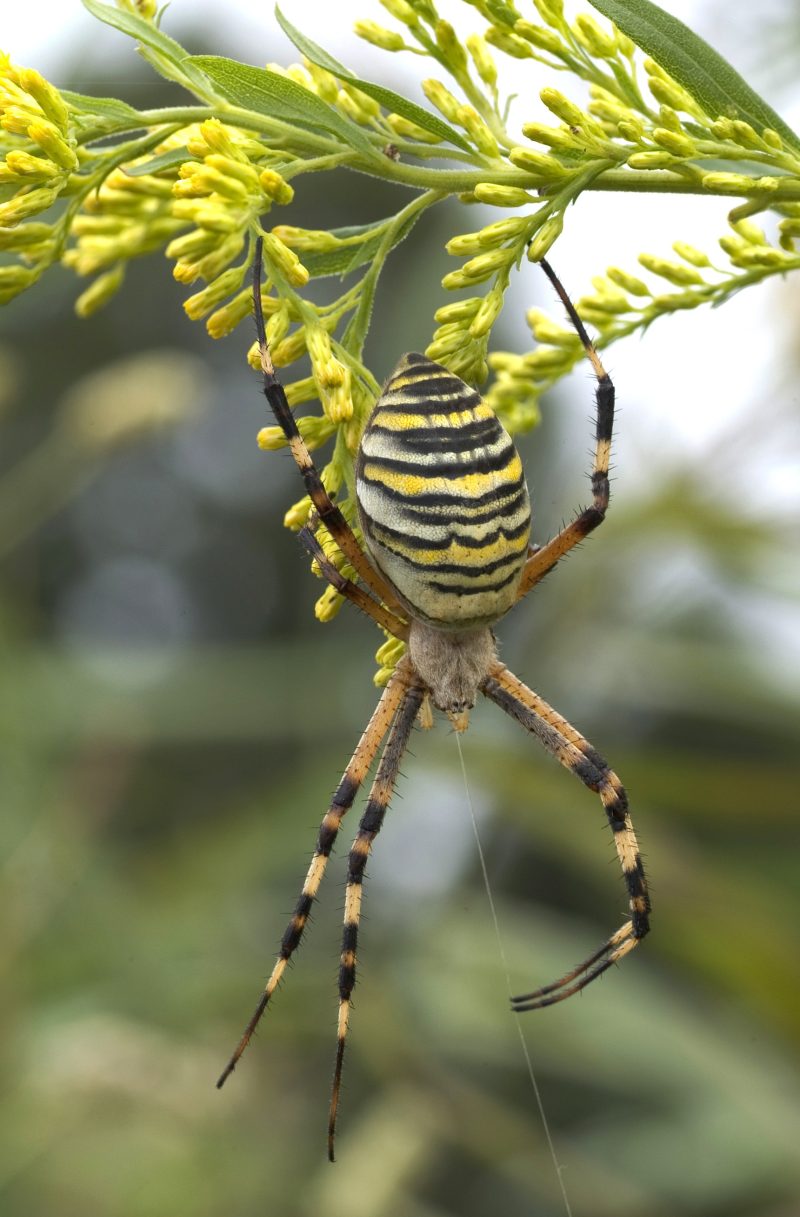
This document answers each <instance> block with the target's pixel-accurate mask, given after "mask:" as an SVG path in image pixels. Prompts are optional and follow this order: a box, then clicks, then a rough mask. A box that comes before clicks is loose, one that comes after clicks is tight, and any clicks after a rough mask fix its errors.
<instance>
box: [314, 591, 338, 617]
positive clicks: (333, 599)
mask: <svg viewBox="0 0 800 1217" xmlns="http://www.w3.org/2000/svg"><path fill="white" fill-rule="evenodd" d="M343 604H344V597H343V596H342V595H340V593H339V592H337V591H336V589H335V588H333V587H326V589H325V591H324V592H323V593H322V595H321V596H320V598H319V600H318V601H317V603H316V604H315V605H314V616H315V617H316V619H317V621H321V622H323V623H324V622H326V621H333V619H334V617H335V616H336V615H337V613H338V612H339V610H340V609H341V607H342V605H343Z"/></svg>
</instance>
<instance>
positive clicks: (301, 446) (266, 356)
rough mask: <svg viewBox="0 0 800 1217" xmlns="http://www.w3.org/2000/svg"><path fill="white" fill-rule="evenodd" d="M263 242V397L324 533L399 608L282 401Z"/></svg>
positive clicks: (257, 267)
mask: <svg viewBox="0 0 800 1217" xmlns="http://www.w3.org/2000/svg"><path fill="white" fill-rule="evenodd" d="M262 257H263V241H262V239H261V237H259V238H258V240H257V241H256V251H255V258H254V260H253V315H254V317H255V322H256V334H257V336H258V348H259V352H260V356H261V370H262V372H263V374H264V396H265V397H266V399H267V401H268V402H269V405H270V408H271V410H272V413H273V414H274V415H275V421H276V422H277V424H278V426H279V427H280V428H281V430H282V431H283V433H284V435H285V436H286V439H287V440H288V443H289V451H290V452H291V454H292V457H293V459H294V462H295V464H296V465H297V468H298V469H299V470H300V475H301V477H302V479H303V482H304V484H305V488H306V492H307V494H308V497H309V498H310V499H311V502H312V503H313V505H314V507H315V508H316V511H317V514H318V515H319V518H320V521H321V522H322V523H323V524H324V525H325V527H326V528H327V529H328V532H329V533H330V534H331V536H332V537H333V539H334V541H335V542H336V544H337V545H338V546H339V548H340V549H341V551H342V553H343V554H344V555H345V557H346V558H347V560H348V561H349V562H350V564H351V566H353V568H354V569H355V571H356V573H357V574H358V576H359V578H360V579H362V580H363V581H364V583H366V585H367V587H368V588H369V589H370V590H371V591H372V592H373V593H374V595H375V596H376V597H377V598H378V600H379V601H382V602H383V603H384V604H387V605H389V607H390V608H399V607H400V606H399V604H398V601H397V597H396V596H395V594H394V592H393V591H392V589H391V587H390V586H389V584H388V583H387V582H386V580H385V579H384V578H383V577H382V576H381V575H380V573H379V572H378V571H376V570H375V568H374V567H373V565H372V564H371V562H370V561H369V559H368V558H367V556H366V554H365V553H364V551H363V550H362V548H361V546H360V545H359V543H358V540H357V538H356V536H355V535H354V533H353V530H352V529H351V527H350V525H349V524H348V523H347V520H346V519H345V518H344V516H343V515H342V512H341V509H340V508H339V507H337V506H336V504H335V503H334V502H333V500H332V499H331V497H330V495H329V494H328V492H327V490H326V489H325V486H324V485H323V482H322V478H321V477H320V474H319V471H318V470H317V467H316V465H315V464H314V462H313V460H312V458H311V453H310V452H309V450H308V447H307V446H306V442H305V440H304V439H303V437H302V435H301V434H300V431H299V430H298V427H297V423H296V421H295V417H294V415H293V414H292V411H291V407H290V406H289V403H288V401H287V400H286V393H285V392H284V389H283V385H282V384H281V382H280V381H279V380H278V378H277V376H276V375H275V368H274V367H273V364H272V359H271V358H270V353H269V348H268V347H267V333H266V329H265V327H264V310H263V308H262V306H261V273H262Z"/></svg>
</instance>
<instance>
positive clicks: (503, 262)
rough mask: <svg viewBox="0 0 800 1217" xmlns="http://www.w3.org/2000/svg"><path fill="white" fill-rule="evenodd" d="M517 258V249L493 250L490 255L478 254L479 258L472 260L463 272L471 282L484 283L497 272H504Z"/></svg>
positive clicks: (466, 263) (463, 268) (465, 265)
mask: <svg viewBox="0 0 800 1217" xmlns="http://www.w3.org/2000/svg"><path fill="white" fill-rule="evenodd" d="M515 257H516V250H515V249H493V250H491V251H489V252H488V253H485V254H478V256H477V258H470V259H469V261H468V262H465V263H464V265H463V266H462V268H461V270H462V271H463V273H464V275H465V276H466V278H467V279H468V280H469V282H471V283H482V282H483V281H484V279H488V278H489V277H490V275H493V274H494V273H495V271H498V270H503V269H504V267H506V266H508V264H509V263H510V262H513V261H514V258H515Z"/></svg>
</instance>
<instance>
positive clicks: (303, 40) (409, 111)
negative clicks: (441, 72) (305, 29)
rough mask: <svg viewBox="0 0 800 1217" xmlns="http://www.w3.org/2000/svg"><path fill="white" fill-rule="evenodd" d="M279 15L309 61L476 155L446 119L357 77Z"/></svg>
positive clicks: (399, 95) (434, 133)
mask: <svg viewBox="0 0 800 1217" xmlns="http://www.w3.org/2000/svg"><path fill="white" fill-rule="evenodd" d="M275 16H276V17H277V19H278V24H279V25H280V27H281V29H282V30H283V32H284V33H285V34H286V36H287V37H288V38H290V39H291V40H292V42H293V43H294V45H295V46H296V47H297V49H298V51H300V53H301V54H302V55H305V57H306V59H310V60H311V62H312V63H315V64H316V65H317V67H318V68H324V69H325V71H326V72H330V73H331V75H333V76H336V77H337V79H338V80H343V81H345V82H346V83H347V84H351V85H355V87H356V88H357V89H360V90H361V92H362V93H366V95H367V97H371V98H372V99H373V101H377V102H379V103H380V104H381V105H382V106H384V107H385V108H386V109H387V110H389V111H390V112H394V113H395V114H400V115H402V117H403V118H407V119H408V121H409V122H412V123H416V124H417V126H418V127H422V129H423V130H424V131H429V132H430V134H431V135H438V136H439V138H440V139H444V140H447V142H448V143H450V144H455V145H456V147H458V148H461V149H463V151H464V152H473V151H474V149H473V148H472V147H471V146H470V145H469V144H468V143H467V141H466V140H465V139H464V137H463V136H462V135H459V133H458V132H457V131H456V130H455V129H454V128H453V127H451V126H450V125H449V124H448V123H446V122H444V121H443V119H441V118H439V117H438V115H436V114H431V113H430V111H428V110H424V109H423V108H422V106H418V105H417V104H416V103H415V102H413V101H409V100H408V98H407V97H403V96H402V95H401V94H400V93H395V92H394V90H392V89H387V88H386V87H385V85H379V84H373V83H372V81H369V80H360V79H359V77H358V76H354V75H353V73H352V72H350V71H348V69H347V68H346V67H345V66H344V64H341V63H339V61H338V59H334V58H333V56H332V55H329V54H328V52H327V51H326V50H325V49H324V48H323V47H321V46H318V45H317V43H316V42H312V40H311V39H310V38H307V37H306V35H305V34H303V33H301V32H300V30H298V29H296V28H295V27H294V26H293V25H292V23H291V21H289V20H288V18H286V17H284V15H283V13H282V12H281V10H280V9H279V8H278V7H277V6H276V8H275Z"/></svg>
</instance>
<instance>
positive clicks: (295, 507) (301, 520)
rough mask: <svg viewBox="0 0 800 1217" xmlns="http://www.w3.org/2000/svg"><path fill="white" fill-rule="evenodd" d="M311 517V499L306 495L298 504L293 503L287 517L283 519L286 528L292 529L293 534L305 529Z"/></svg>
mask: <svg viewBox="0 0 800 1217" xmlns="http://www.w3.org/2000/svg"><path fill="white" fill-rule="evenodd" d="M310 515H311V499H310V498H309V497H308V495H305V496H304V497H303V498H302V499H300V500H299V501H298V502H297V503H293V504H292V506H291V507H290V508H289V510H288V511H287V512H286V515H285V516H284V517H283V526H284V528H291V529H292V531H293V532H297V531H298V530H299V529H301V528H305V526H306V524H307V523H308V517H309V516H310Z"/></svg>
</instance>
